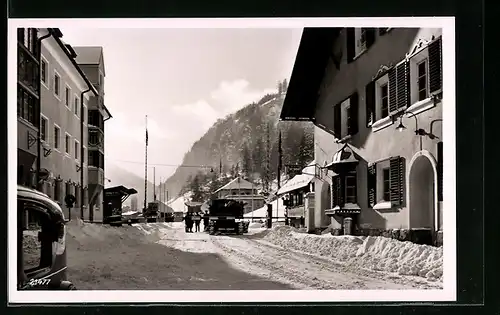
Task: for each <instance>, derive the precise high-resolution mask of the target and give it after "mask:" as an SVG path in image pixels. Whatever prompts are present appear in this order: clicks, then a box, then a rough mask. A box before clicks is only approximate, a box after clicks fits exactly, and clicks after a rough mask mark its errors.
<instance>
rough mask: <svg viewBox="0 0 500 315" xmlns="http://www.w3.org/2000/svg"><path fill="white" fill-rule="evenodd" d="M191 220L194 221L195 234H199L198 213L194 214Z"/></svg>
mask: <svg viewBox="0 0 500 315" xmlns="http://www.w3.org/2000/svg"><path fill="white" fill-rule="evenodd" d="M193 220H194V226H195V232H199V231H200V223H201V215H200V214H199V213H195V215H194V217H193Z"/></svg>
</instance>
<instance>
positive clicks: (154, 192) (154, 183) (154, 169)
mask: <svg viewBox="0 0 500 315" xmlns="http://www.w3.org/2000/svg"><path fill="white" fill-rule="evenodd" d="M155 173H156V167H153V201H155V202H156V177H155V176H156V175H155Z"/></svg>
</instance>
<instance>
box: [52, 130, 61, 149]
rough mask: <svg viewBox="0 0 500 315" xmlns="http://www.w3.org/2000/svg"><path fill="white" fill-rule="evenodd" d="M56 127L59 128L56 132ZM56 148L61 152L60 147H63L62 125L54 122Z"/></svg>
mask: <svg viewBox="0 0 500 315" xmlns="http://www.w3.org/2000/svg"><path fill="white" fill-rule="evenodd" d="M56 129H57V132H56ZM53 130H54V143H53V145H54V150H56V151H57V152H59V153H61V151H60V149H61V139H60V138H61V127H60V126H59V125H57V124H56V123H54V128H53Z"/></svg>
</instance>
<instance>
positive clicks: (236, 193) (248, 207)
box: [215, 177, 266, 213]
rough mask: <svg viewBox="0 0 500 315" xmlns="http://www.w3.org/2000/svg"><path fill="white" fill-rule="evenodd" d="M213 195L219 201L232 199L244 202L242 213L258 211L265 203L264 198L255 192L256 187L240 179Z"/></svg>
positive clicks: (234, 180)
mask: <svg viewBox="0 0 500 315" xmlns="http://www.w3.org/2000/svg"><path fill="white" fill-rule="evenodd" d="M215 194H216V195H217V198H220V199H233V200H238V201H241V202H244V203H245V206H244V210H243V211H244V213H249V212H252V211H253V210H256V209H259V208H261V207H262V206H264V204H265V203H266V200H265V197H264V196H262V195H260V194H259V193H258V192H257V187H255V185H253V184H252V183H251V182H249V181H247V180H245V179H243V178H240V177H237V178H235V179H233V180H232V181H230V182H229V183H227V184H226V185H224V186H222V187H220V188H219V189H217V190H216V191H215Z"/></svg>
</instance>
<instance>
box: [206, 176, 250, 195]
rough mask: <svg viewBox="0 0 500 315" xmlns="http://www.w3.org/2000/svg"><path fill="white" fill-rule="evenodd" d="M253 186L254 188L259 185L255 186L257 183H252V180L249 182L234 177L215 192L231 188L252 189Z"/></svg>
mask: <svg viewBox="0 0 500 315" xmlns="http://www.w3.org/2000/svg"><path fill="white" fill-rule="evenodd" d="M252 187H253V188H254V189H255V188H257V187H255V185H252V183H251V182H249V181H247V180H245V179H243V178H240V177H236V178H235V179H233V180H232V181H230V182H229V183H227V184H226V185H224V186H222V187H221V188H219V189H217V190H216V191H215V192H219V191H221V190H230V189H234V190H236V189H252Z"/></svg>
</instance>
